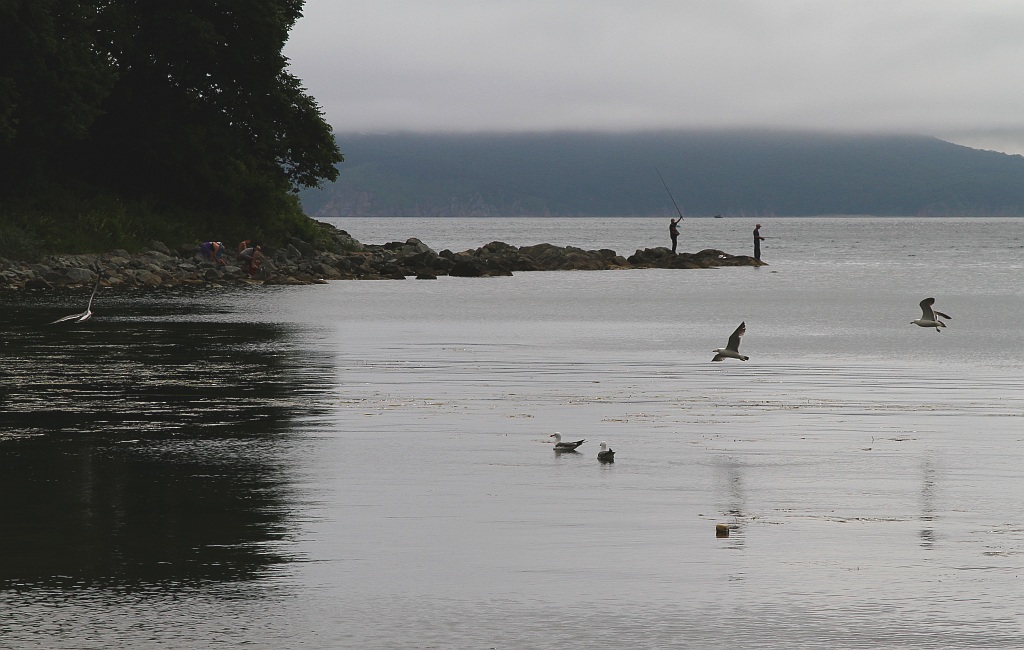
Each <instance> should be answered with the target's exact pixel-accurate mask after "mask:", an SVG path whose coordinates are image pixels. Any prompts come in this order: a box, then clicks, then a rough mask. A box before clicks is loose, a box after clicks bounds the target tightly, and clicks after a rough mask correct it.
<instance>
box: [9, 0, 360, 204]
mask: <svg viewBox="0 0 1024 650" xmlns="http://www.w3.org/2000/svg"><path fill="white" fill-rule="evenodd" d="M303 4H304V3H303V1H302V0H175V1H174V2H152V1H151V0H0V157H2V159H3V160H5V174H4V175H3V177H2V178H0V198H3V197H12V196H25V195H30V194H32V193H39V192H41V191H46V189H47V188H50V187H53V186H55V185H59V186H61V187H63V188H69V187H77V188H91V189H92V190H95V191H97V192H103V193H108V194H109V193H113V194H116V195H118V196H123V197H127V198H129V199H132V200H145V201H149V202H152V203H154V204H158V205H166V206H173V207H174V208H176V209H184V210H194V211H197V212H204V213H207V214H220V215H225V216H226V217H227V218H229V219H230V218H236V217H238V216H240V215H248V216H250V217H255V218H257V219H259V218H260V214H261V213H262V212H265V211H266V209H267V208H266V206H267V205H268V203H269V204H277V205H280V204H281V197H282V196H283V195H287V194H288V193H289V192H290V191H295V190H297V189H299V188H300V187H304V186H305V187H309V186H315V185H317V184H319V183H320V182H321V181H322V180H334V179H335V178H337V176H338V171H337V169H336V167H335V164H336V163H338V162H340V161H341V160H342V156H341V154H340V152H339V151H338V148H337V145H336V144H335V141H334V138H333V135H332V133H331V129H330V126H329V125H328V124H327V123H326V122H325V120H324V119H323V115H322V113H321V111H320V108H319V106H318V105H317V103H316V102H315V100H314V99H313V98H311V97H310V96H309V95H308V94H307V93H306V91H305V89H304V88H303V87H302V84H301V81H300V80H299V79H297V78H295V77H294V76H293V75H291V74H290V73H289V72H288V71H287V65H288V60H287V58H286V57H284V55H283V54H282V48H283V47H284V45H285V43H286V41H287V38H288V33H289V31H290V29H291V28H292V26H293V25H294V24H295V21H296V20H298V19H299V17H300V16H301V15H302V14H301V12H302V6H303ZM6 161H9V162H10V163H12V164H10V165H8V164H6ZM8 170H9V171H8Z"/></svg>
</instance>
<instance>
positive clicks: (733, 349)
mask: <svg viewBox="0 0 1024 650" xmlns="http://www.w3.org/2000/svg"><path fill="white" fill-rule="evenodd" d="M746 331H747V322H746V321H743V322H742V323H740V326H739V327H737V328H736V331H735V332H733V333H732V336H730V337H729V343H728V345H726V346H725V347H724V348H718V349H717V350H712V352H714V353H715V358H714V359H712V361H721V360H722V359H725V358H726V357H728V358H730V359H739V360H740V361H746V360H747V359H749V358H750V357H747V356H744V355H742V354H740V337H741V336H743V335H744V334H745V333H746Z"/></svg>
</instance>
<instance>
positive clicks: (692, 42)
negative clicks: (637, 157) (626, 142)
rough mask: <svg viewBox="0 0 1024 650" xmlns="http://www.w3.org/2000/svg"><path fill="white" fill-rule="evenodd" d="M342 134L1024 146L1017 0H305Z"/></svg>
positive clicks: (312, 72) (303, 67)
mask: <svg viewBox="0 0 1024 650" xmlns="http://www.w3.org/2000/svg"><path fill="white" fill-rule="evenodd" d="M285 54H286V56H288V57H289V58H290V59H291V67H290V70H291V72H292V74H294V75H296V76H297V77H299V78H300V79H302V80H303V83H304V85H305V87H306V88H307V89H308V91H309V93H310V94H311V95H312V96H313V97H315V98H316V100H317V102H318V103H319V104H320V106H321V107H322V108H323V111H324V114H325V115H326V118H327V121H328V122H329V123H330V124H331V125H332V126H333V127H334V128H335V130H336V131H338V132H352V131H355V132H387V131H480V130H487V131H533V130H549V129H583V130H595V129H596V130H615V131H620V130H636V129H663V128H685V129H690V128H721V127H769V128H784V129H810V130H844V131H866V132H872V133H876V132H900V133H917V134H925V135H933V136H936V137H939V138H942V139H944V140H949V141H952V142H957V143H959V144H964V145H967V146H972V147H977V148H982V149H994V150H997V151H1005V152H1007V153H1024V2H1020V0H306V5H305V9H304V17H303V18H302V19H300V20H299V22H298V23H297V24H296V26H295V28H294V29H293V30H292V33H291V39H290V41H289V43H288V45H287V47H286V48H285Z"/></svg>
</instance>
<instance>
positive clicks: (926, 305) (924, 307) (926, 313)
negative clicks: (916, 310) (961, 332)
mask: <svg viewBox="0 0 1024 650" xmlns="http://www.w3.org/2000/svg"><path fill="white" fill-rule="evenodd" d="M934 304H935V298H925V299H924V300H922V301H921V318H919V319H917V320H912V321H910V324H911V325H917V326H919V327H934V328H935V331H936V332H939V331H941V330H940V329H939V328H940V327H945V326H946V324H945V323H943V322H942V321H940V320H939V317H940V316H941V317H942V318H950V319H951V318H953V317H952V316H949V315H947V314H943V313H942V312H941V311H935V310H934V309H932V305H934Z"/></svg>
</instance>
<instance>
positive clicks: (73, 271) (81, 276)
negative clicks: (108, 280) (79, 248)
mask: <svg viewBox="0 0 1024 650" xmlns="http://www.w3.org/2000/svg"><path fill="white" fill-rule="evenodd" d="M64 278H65V280H67V282H68V284H92V283H93V282H96V274H95V273H93V272H92V271H90V270H89V269H82V268H78V267H75V266H73V267H71V268H69V269H67V270H65V271H64Z"/></svg>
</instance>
